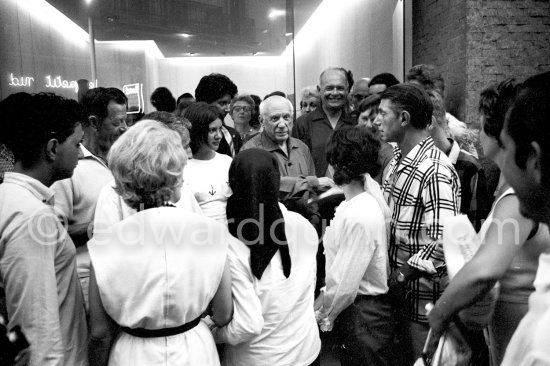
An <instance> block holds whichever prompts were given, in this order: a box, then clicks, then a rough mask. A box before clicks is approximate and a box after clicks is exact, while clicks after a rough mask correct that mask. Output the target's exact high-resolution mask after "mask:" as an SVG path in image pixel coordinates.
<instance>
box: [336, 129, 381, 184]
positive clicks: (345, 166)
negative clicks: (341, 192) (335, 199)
mask: <svg viewBox="0 0 550 366" xmlns="http://www.w3.org/2000/svg"><path fill="white" fill-rule="evenodd" d="M379 150H380V141H379V140H378V139H377V138H375V137H374V136H373V135H372V134H371V133H370V132H369V131H368V129H366V128H365V127H360V126H355V127H344V128H340V129H338V130H336V131H334V133H333V134H332V136H331V138H330V140H329V142H328V144H327V155H326V156H327V161H328V163H329V164H330V165H332V167H333V168H334V183H336V184H337V185H343V184H348V183H351V181H354V180H359V181H363V180H364V177H363V174H365V173H369V174H370V175H371V177H374V176H376V175H377V174H378V172H379V171H380V164H379V163H378V151H379Z"/></svg>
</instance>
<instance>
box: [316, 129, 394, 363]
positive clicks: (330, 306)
mask: <svg viewBox="0 0 550 366" xmlns="http://www.w3.org/2000/svg"><path fill="white" fill-rule="evenodd" d="M379 149H380V142H379V140H378V139H376V138H375V137H374V136H373V135H372V134H371V133H370V132H369V131H368V130H367V129H366V128H364V127H351V128H342V129H339V130H337V131H335V132H334V133H333V135H332V137H331V139H330V141H329V143H328V145H327V161H328V163H329V164H330V165H331V166H332V168H333V169H334V182H335V183H336V184H337V185H339V186H340V187H341V188H342V190H343V191H344V195H345V201H344V202H342V203H341V204H340V205H339V206H338V208H337V209H336V213H335V216H334V219H332V221H331V222H330V226H329V227H327V229H326V231H325V236H324V238H323V243H324V246H325V256H326V277H325V282H326V287H325V288H324V289H323V290H322V291H321V294H320V295H319V298H318V299H317V300H316V302H315V303H316V308H318V310H317V313H316V316H317V318H318V322H319V325H320V327H321V330H322V331H331V330H332V331H333V335H334V338H335V340H336V341H337V342H338V343H339V345H340V346H341V347H340V363H341V364H342V365H343V366H345V365H388V364H392V360H391V359H392V358H391V351H390V350H391V347H392V333H393V328H394V319H393V312H392V308H391V305H390V301H389V298H388V296H387V292H388V286H387V281H388V250H387V245H388V228H387V223H389V217H390V214H389V208H388V207H387V206H386V204H385V202H384V198H383V196H382V192H381V190H380V187H379V186H378V184H377V183H376V182H375V181H374V179H372V176H375V175H376V174H377V173H378V170H379V169H380V165H379V164H378V162H377V160H378V150H379ZM333 327H334V328H333Z"/></svg>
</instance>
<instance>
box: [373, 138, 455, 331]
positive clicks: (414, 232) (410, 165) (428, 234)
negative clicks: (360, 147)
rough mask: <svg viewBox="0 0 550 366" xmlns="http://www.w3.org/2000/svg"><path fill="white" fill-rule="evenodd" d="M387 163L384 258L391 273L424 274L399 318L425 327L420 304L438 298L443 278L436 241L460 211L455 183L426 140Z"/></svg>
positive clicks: (442, 158)
mask: <svg viewBox="0 0 550 366" xmlns="http://www.w3.org/2000/svg"><path fill="white" fill-rule="evenodd" d="M401 158H402V154H401V152H397V155H396V156H395V158H394V159H393V160H392V161H391V163H390V168H389V175H388V177H387V179H386V181H385V182H384V187H383V191H384V198H385V199H386V201H387V202H388V205H389V207H390V210H391V212H392V218H391V224H390V230H391V236H390V245H389V258H390V266H391V269H392V271H394V270H396V269H398V268H399V267H401V266H402V265H403V264H404V263H405V262H407V263H408V264H409V265H410V266H411V267H413V268H416V269H418V270H420V271H422V272H424V276H423V277H422V278H420V279H418V280H414V281H409V283H408V284H407V287H408V288H407V290H408V291H407V300H406V304H405V306H404V307H403V310H402V311H403V315H404V316H405V317H406V318H408V319H410V320H414V321H418V322H427V319H426V316H425V312H426V311H425V305H426V304H427V303H428V302H433V303H435V301H436V300H437V299H438V298H439V296H440V295H441V293H442V292H443V290H444V289H445V287H446V285H447V283H448V278H447V270H446V267H445V258H444V255H443V245H442V243H441V237H442V234H443V223H444V220H445V218H447V217H449V216H455V215H457V214H458V213H459V211H460V181H459V177H458V174H457V173H456V170H455V169H454V167H453V165H452V163H451V162H450V160H449V158H448V157H447V156H446V155H445V154H444V153H443V152H441V151H440V150H439V149H437V148H436V147H435V145H434V141H433V139H432V138H431V137H427V138H426V139H424V140H423V141H422V142H420V143H419V144H418V145H416V146H415V147H414V148H413V149H412V150H411V151H410V152H409V153H408V154H407V156H405V157H403V159H401Z"/></svg>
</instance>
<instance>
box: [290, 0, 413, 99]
mask: <svg viewBox="0 0 550 366" xmlns="http://www.w3.org/2000/svg"><path fill="white" fill-rule="evenodd" d="M397 5H398V0H384V1H379V0H346V1H340V0H325V1H323V3H322V4H321V5H320V6H319V7H318V8H317V9H316V11H315V12H314V14H313V15H312V16H311V17H310V19H309V20H308V21H307V22H306V24H305V25H304V27H303V28H302V29H301V30H300V31H299V32H298V34H297V35H296V38H295V43H296V44H295V55H296V56H295V57H296V87H297V90H298V93H299V90H301V88H303V87H304V86H307V85H316V84H317V83H318V80H319V75H320V74H321V72H322V71H323V70H324V69H325V68H327V67H331V66H341V67H344V68H346V69H349V70H351V71H352V72H353V75H354V78H355V79H359V78H362V77H372V76H374V75H376V74H379V73H382V72H391V73H394V74H395V75H396V77H397V78H398V79H402V64H401V63H400V61H399V60H400V58H401V59H402V57H403V48H402V47H401V48H399V47H395V48H394V29H395V31H396V32H398V31H401V30H402V29H403V25H402V24H401V22H402V18H400V17H399V16H398V15H397V16H395V17H394V12H396V6H397ZM401 6H402V5H399V7H400V8H399V9H398V10H397V13H399V12H401V10H400V9H401ZM401 14H402V13H401ZM394 22H397V23H396V24H394ZM394 52H398V54H396V55H394Z"/></svg>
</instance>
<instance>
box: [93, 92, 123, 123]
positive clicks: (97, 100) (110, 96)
mask: <svg viewBox="0 0 550 366" xmlns="http://www.w3.org/2000/svg"><path fill="white" fill-rule="evenodd" d="M111 101H114V102H115V103H117V104H124V105H127V104H128V98H127V97H126V95H125V94H124V93H123V92H122V90H120V89H117V88H102V87H98V88H93V89H90V90H88V92H87V93H86V94H85V95H84V98H83V99H82V113H83V116H82V124H83V125H84V126H88V125H89V124H90V122H89V121H88V118H89V117H90V116H92V115H95V116H96V117H97V118H98V119H99V120H100V121H103V120H104V119H105V118H107V115H108V114H109V111H108V109H107V107H108V106H109V102H111Z"/></svg>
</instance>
